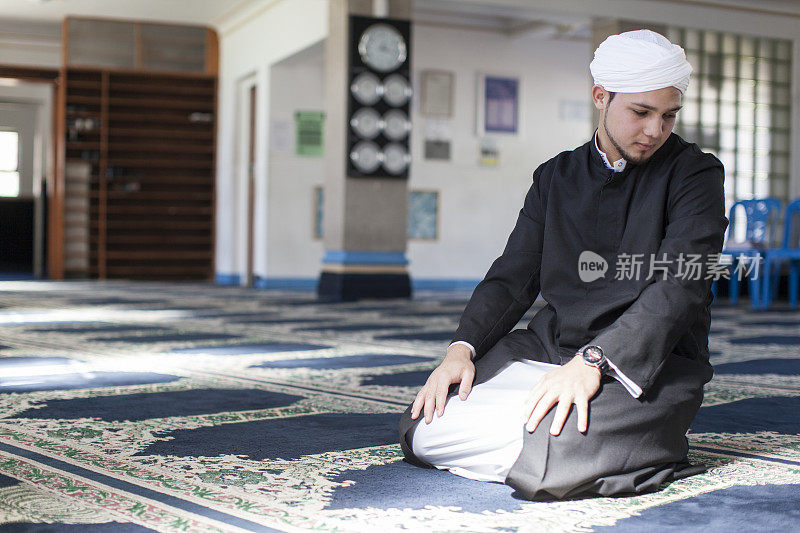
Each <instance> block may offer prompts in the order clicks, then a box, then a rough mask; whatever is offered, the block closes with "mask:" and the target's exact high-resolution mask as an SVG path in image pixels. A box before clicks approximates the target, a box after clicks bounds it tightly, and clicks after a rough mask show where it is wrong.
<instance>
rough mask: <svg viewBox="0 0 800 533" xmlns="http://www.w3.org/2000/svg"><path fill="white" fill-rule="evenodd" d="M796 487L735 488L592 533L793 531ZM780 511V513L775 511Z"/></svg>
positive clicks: (799, 514) (799, 522) (799, 509)
mask: <svg viewBox="0 0 800 533" xmlns="http://www.w3.org/2000/svg"><path fill="white" fill-rule="evenodd" d="M799 501H800V485H755V486H747V487H742V486H735V487H730V488H727V489H721V490H715V491H713V492H708V493H705V494H700V495H698V496H695V497H694V498H691V499H688V500H681V501H677V502H671V503H668V504H665V505H659V506H658V507H654V508H652V509H646V510H644V511H642V513H641V514H640V515H639V516H632V517H630V518H625V519H623V520H620V521H619V522H617V523H616V524H615V525H613V526H608V527H598V528H595V530H594V531H595V533H600V532H606V531H608V532H613V533H641V532H642V531H658V532H661V531H672V532H676V533H677V532H685V531H703V532H704V533H730V532H731V531H775V532H777V531H782V532H789V531H797V530H798V528H800V505H798V502H799ZM777 510H780V512H776V511H777Z"/></svg>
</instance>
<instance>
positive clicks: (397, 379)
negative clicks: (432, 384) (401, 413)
mask: <svg viewBox="0 0 800 533" xmlns="http://www.w3.org/2000/svg"><path fill="white" fill-rule="evenodd" d="M429 375H430V371H428V370H423V371H416V372H401V373H399V374H380V375H377V376H365V377H364V378H363V379H362V381H361V383H362V384H363V385H388V386H390V387H421V386H422V385H424V384H425V381H427V379H428V376H429Z"/></svg>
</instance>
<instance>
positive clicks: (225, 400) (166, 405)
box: [18, 389, 302, 433]
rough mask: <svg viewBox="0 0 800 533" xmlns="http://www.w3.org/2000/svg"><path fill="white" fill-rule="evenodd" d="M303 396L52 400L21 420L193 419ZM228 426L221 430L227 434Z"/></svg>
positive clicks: (256, 393) (244, 393) (251, 393)
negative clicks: (176, 417) (182, 417)
mask: <svg viewBox="0 0 800 533" xmlns="http://www.w3.org/2000/svg"><path fill="white" fill-rule="evenodd" d="M301 399H302V397H300V396H292V395H290V394H282V393H278V392H267V391H263V390H248V389H233V390H226V389H201V390H188V391H174V392H158V393H150V394H144V393H142V394H122V395H119V396H101V397H97V398H76V399H73V400H50V401H48V402H47V404H46V405H45V406H44V407H42V408H39V409H29V410H27V411H24V412H23V413H21V414H20V415H18V417H19V418H38V419H60V418H65V419H72V418H91V417H94V418H99V419H100V420H105V421H108V422H113V421H118V420H131V421H137V420H147V419H150V418H166V417H174V416H191V415H201V414H211V413H221V412H231V411H250V410H255V409H269V408H272V407H283V406H287V405H291V404H293V403H295V402H297V401H298V400H301ZM227 427H228V426H224V425H223V426H220V427H219V428H217V429H219V430H221V431H222V432H223V433H224V432H225V431H226V428H227Z"/></svg>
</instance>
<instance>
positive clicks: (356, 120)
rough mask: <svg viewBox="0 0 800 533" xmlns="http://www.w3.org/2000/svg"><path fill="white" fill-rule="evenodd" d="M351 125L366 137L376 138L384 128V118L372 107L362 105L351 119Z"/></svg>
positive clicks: (360, 134) (357, 132) (360, 135)
mask: <svg viewBox="0 0 800 533" xmlns="http://www.w3.org/2000/svg"><path fill="white" fill-rule="evenodd" d="M350 126H351V127H352V128H353V130H354V131H355V132H356V134H358V136H359V137H362V138H364V139H374V138H375V137H377V136H378V134H379V133H380V132H381V130H382V129H383V119H382V118H381V116H380V115H379V114H378V112H377V111H375V110H374V109H372V108H370V107H362V108H361V109H359V110H358V111H356V112H355V114H354V115H353V118H351V119H350Z"/></svg>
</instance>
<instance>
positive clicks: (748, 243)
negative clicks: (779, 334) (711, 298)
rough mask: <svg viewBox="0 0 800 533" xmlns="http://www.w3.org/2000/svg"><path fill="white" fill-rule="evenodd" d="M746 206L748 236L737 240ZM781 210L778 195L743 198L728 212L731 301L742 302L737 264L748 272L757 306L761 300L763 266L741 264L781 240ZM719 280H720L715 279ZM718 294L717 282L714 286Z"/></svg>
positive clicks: (724, 255) (724, 254)
mask: <svg viewBox="0 0 800 533" xmlns="http://www.w3.org/2000/svg"><path fill="white" fill-rule="evenodd" d="M739 208H742V209H744V212H745V215H746V219H747V223H746V227H745V240H744V241H738V242H737V241H734V239H735V236H736V210H737V209H739ZM780 212H781V201H780V200H778V199H777V198H756V199H753V200H739V201H738V202H736V203H734V204H733V205H732V206H731V209H730V211H729V212H728V220H729V225H728V239H727V242H726V245H725V248H724V249H723V250H722V256H721V259H722V258H725V259H726V262H727V263H729V264H730V265H731V272H730V278H729V279H728V295H729V298H730V303H731V305H736V304H737V303H738V302H739V281H740V280H739V275H738V272H737V268H740V269H744V268H747V270H743V271H744V272H746V273H747V276H746V280H747V283H748V288H749V289H750V303H751V305H752V307H753V309H757V308H758V307H759V305H760V303H761V295H760V292H761V291H760V289H761V287H760V281H759V270H760V269H759V266H756V267H755V268H749V267H747V266H746V265H742V264H740V263H741V262H742V261H749V262H752V261H761V260H762V258H763V256H764V254H765V253H766V252H767V250H769V249H770V248H771V247H772V245H773V243H775V242H776V241H777V239H776V236H777V231H778V222H779V217H780ZM715 283H716V282H715ZM712 290H713V291H714V294H715V295H716V286H713V287H712Z"/></svg>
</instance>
